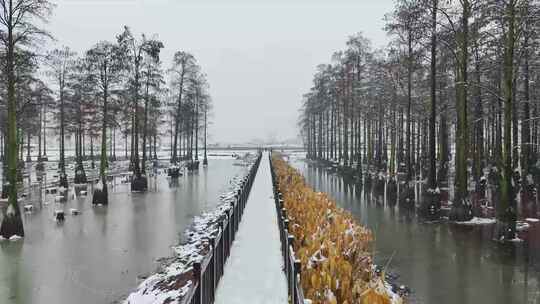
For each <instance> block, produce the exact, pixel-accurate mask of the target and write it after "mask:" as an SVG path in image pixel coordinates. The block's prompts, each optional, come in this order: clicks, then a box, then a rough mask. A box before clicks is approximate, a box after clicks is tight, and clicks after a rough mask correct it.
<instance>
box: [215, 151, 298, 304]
mask: <svg viewBox="0 0 540 304" xmlns="http://www.w3.org/2000/svg"><path fill="white" fill-rule="evenodd" d="M278 229H279V228H278V223H277V216H276V209H275V205H274V200H273V194H272V179H271V175H270V163H269V161H268V153H264V154H263V156H262V159H261V164H260V167H259V172H258V173H257V176H256V178H255V181H254V183H253V188H252V190H251V194H250V196H249V199H248V202H247V205H246V209H245V211H244V215H243V217H242V221H241V222H240V227H239V228H238V232H237V235H236V238H235V240H234V243H233V246H232V249H231V255H230V257H229V259H228V260H227V263H226V265H225V270H224V275H223V278H222V279H221V281H220V283H219V286H218V288H217V291H216V301H215V303H216V304H240V303H249V304H251V303H258V304H274V303H287V298H288V295H287V280H286V278H285V274H284V273H283V271H282V268H283V262H282V256H281V249H280V248H281V243H280V239H279V230H278Z"/></svg>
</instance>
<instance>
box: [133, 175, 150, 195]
mask: <svg viewBox="0 0 540 304" xmlns="http://www.w3.org/2000/svg"><path fill="white" fill-rule="evenodd" d="M146 190H148V179H147V178H146V176H144V175H141V176H139V177H135V178H134V179H133V180H132V181H131V191H137V192H144V191H146Z"/></svg>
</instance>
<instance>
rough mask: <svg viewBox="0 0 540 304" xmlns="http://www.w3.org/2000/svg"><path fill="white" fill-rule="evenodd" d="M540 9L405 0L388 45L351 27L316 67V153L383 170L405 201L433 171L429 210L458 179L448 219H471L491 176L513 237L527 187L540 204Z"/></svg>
mask: <svg viewBox="0 0 540 304" xmlns="http://www.w3.org/2000/svg"><path fill="white" fill-rule="evenodd" d="M539 18H540V14H539V2H538V1H531V0H504V1H503V0H478V1H475V0H459V1H452V0H450V1H439V0H398V1H396V3H395V8H394V11H393V12H390V13H388V14H387V15H385V16H384V20H385V22H386V26H385V29H386V31H387V33H388V35H389V36H390V37H391V42H390V43H389V44H388V46H386V47H385V48H383V49H373V48H372V47H371V43H370V41H369V40H368V39H366V38H365V37H364V36H362V34H357V35H353V36H351V37H350V38H349V40H348V41H347V43H346V48H345V49H344V50H342V51H337V52H335V53H334V54H333V55H332V63H331V64H321V65H319V66H318V67H317V72H316V74H315V76H314V80H313V87H312V88H311V89H310V91H309V92H308V93H307V94H305V96H304V101H303V108H302V115H301V117H300V125H301V128H302V134H303V137H304V140H305V144H306V147H307V151H308V157H309V158H311V159H316V160H320V161H323V162H324V161H326V162H329V163H333V164H338V165H339V166H340V168H341V169H342V170H344V171H346V172H349V173H350V174H355V175H357V176H362V175H364V176H370V175H371V176H374V175H376V174H379V173H382V174H384V175H385V176H386V177H387V180H388V186H387V190H388V191H389V193H390V194H394V195H398V196H399V201H409V202H413V201H414V190H413V189H412V188H413V186H412V185H413V184H412V183H411V182H412V181H413V180H416V179H417V178H419V177H422V178H425V181H426V185H425V187H423V188H424V190H425V191H424V193H423V196H422V197H423V199H422V202H421V204H420V208H419V213H420V214H422V215H425V216H428V217H430V218H438V217H439V216H440V210H441V200H443V201H444V200H445V199H444V196H445V195H446V196H447V195H448V194H447V193H448V187H449V186H453V187H454V197H453V199H452V200H453V204H452V206H451V211H450V214H449V216H450V219H451V220H456V221H467V220H470V219H471V218H472V216H473V214H474V212H473V210H471V209H472V205H474V204H471V200H472V198H476V199H485V195H486V191H485V190H486V183H487V182H489V185H490V187H491V189H493V193H494V195H492V197H493V202H492V203H493V204H494V205H495V208H496V217H497V219H498V225H497V228H498V229H497V231H498V233H499V235H500V236H503V237H506V238H507V239H508V238H513V236H514V233H515V230H516V218H517V200H518V194H519V193H521V195H520V196H521V199H522V202H524V201H525V199H526V201H527V202H528V203H529V204H532V205H531V206H532V208H533V209H534V210H536V209H535V208H536V188H537V187H538V185H539V183H540V171H539V169H540V168H539V167H538V164H537V161H538V153H539V148H538V145H539V131H540V124H539V122H538V119H537V118H538V116H539V114H540V107H539V104H538V97H539V96H540V86H539V85H538V83H539V81H540V71H539V70H538V67H539V63H540V61H539V59H540V57H539V53H538V49H539V48H538V44H539V42H540V28H539V27H540V19H539ZM452 159H453V162H452ZM452 163H453V165H452ZM362 164H365V166H362ZM347 170H348V171H347ZM485 175H486V176H485ZM520 176H523V177H526V178H523V182H521V177H520ZM400 177H403V178H402V179H401V178H400ZM368 178H369V177H368ZM400 181H403V182H402V183H400V187H399V188H400V190H399V193H397V192H398V191H397V186H396V183H398V182H400ZM449 181H450V182H449ZM451 181H453V182H451ZM449 184H450V185H449ZM441 189H442V192H441ZM445 192H446V193H445ZM442 194H443V195H442ZM534 214H535V215H536V211H535V212H534Z"/></svg>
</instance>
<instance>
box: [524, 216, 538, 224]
mask: <svg viewBox="0 0 540 304" xmlns="http://www.w3.org/2000/svg"><path fill="white" fill-rule="evenodd" d="M525 221H527V222H531V223H538V222H540V220H539V219H537V218H532V217H528V218H526V219H525Z"/></svg>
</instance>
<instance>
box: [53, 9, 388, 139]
mask: <svg viewBox="0 0 540 304" xmlns="http://www.w3.org/2000/svg"><path fill="white" fill-rule="evenodd" d="M56 3H57V7H56V9H55V10H54V15H53V16H52V19H51V22H50V24H49V25H48V27H49V29H50V31H51V32H52V33H53V34H54V36H55V37H56V39H57V42H56V43H57V44H59V45H67V46H69V47H71V48H72V49H74V50H75V51H77V52H79V53H80V52H84V51H85V50H86V49H88V48H90V47H91V46H92V45H93V44H94V43H96V42H97V41H99V40H113V39H114V37H115V35H116V34H118V33H120V32H121V31H122V28H123V26H124V25H128V26H130V27H131V28H132V30H133V31H134V33H136V34H137V35H138V34H140V33H141V32H144V33H146V34H148V35H151V34H158V36H159V38H160V39H161V40H162V41H163V42H164V44H165V48H164V50H163V53H162V59H163V62H164V67H166V68H167V67H169V66H170V62H171V58H172V56H173V54H174V52H175V51H177V50H184V51H188V52H191V53H193V54H194V55H195V57H196V58H197V60H198V62H199V64H200V65H201V66H202V68H203V70H204V71H205V72H206V73H207V75H208V80H209V82H210V93H211V95H212V98H213V101H214V111H213V112H214V115H213V125H212V126H211V130H210V133H211V141H212V142H215V141H219V142H229V143H235V142H245V141H249V140H253V139H267V138H269V137H274V138H278V139H290V138H295V137H296V136H297V134H298V130H297V127H296V121H297V116H298V109H299V107H300V103H301V96H302V94H304V93H305V92H306V91H307V90H308V89H309V87H310V86H311V80H312V75H313V73H314V71H315V67H316V66H317V64H320V63H327V62H329V60H330V56H331V54H332V52H334V51H335V50H339V49H342V48H344V44H345V41H346V39H347V37H348V36H349V35H351V34H353V33H356V32H359V31H361V32H363V33H364V34H365V36H367V37H368V38H370V39H371V40H372V41H373V44H374V46H383V45H384V44H386V42H387V40H388V38H387V37H386V34H385V33H384V32H383V30H382V27H383V26H384V22H383V20H382V18H383V16H384V14H385V13H388V12H390V11H391V10H392V7H393V0H378V1H371V0H370V1H366V0H355V1H353V0H327V1H321V0H289V1H287V0H251V1H248V0H233V1H226V0H221V1H220V0H144V1H143V0H139V1H137V0H57V1H56Z"/></svg>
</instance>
